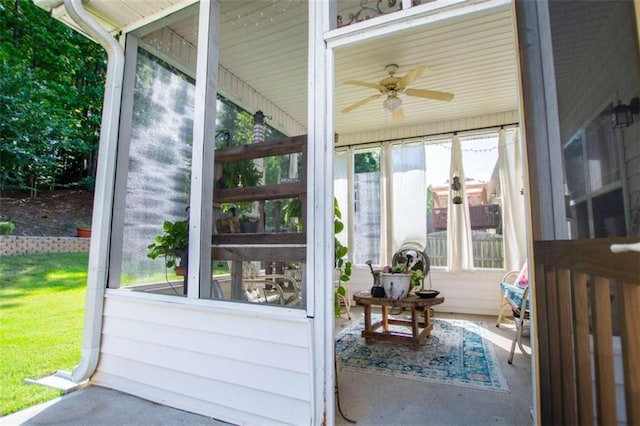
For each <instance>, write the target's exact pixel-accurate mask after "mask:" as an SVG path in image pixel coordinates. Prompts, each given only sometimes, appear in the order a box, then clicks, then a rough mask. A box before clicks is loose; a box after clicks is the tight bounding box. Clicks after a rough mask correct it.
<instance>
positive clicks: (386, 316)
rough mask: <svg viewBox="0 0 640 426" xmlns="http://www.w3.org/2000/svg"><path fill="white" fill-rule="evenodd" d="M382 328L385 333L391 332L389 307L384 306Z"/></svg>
mask: <svg viewBox="0 0 640 426" xmlns="http://www.w3.org/2000/svg"><path fill="white" fill-rule="evenodd" d="M382 329H383V330H384V332H385V333H388V332H389V307H388V306H384V305H383V306H382Z"/></svg>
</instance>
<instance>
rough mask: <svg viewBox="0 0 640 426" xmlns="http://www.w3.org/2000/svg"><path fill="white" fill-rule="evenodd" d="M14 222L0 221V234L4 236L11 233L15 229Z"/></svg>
mask: <svg viewBox="0 0 640 426" xmlns="http://www.w3.org/2000/svg"><path fill="white" fill-rule="evenodd" d="M15 227H16V224H15V223H13V222H0V234H2V235H4V236H5V237H6V236H9V235H11V233H12V232H13V230H14V229H15Z"/></svg>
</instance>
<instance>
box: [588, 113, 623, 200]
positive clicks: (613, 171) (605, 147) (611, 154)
mask: <svg viewBox="0 0 640 426" xmlns="http://www.w3.org/2000/svg"><path fill="white" fill-rule="evenodd" d="M608 111H609V110H608V109H605V110H604V111H603V112H602V113H601V114H600V115H598V117H597V118H596V119H595V120H593V121H592V122H591V123H590V124H589V125H588V126H587V127H586V128H585V135H586V136H585V138H586V142H587V143H586V146H587V164H588V167H589V186H590V188H591V190H592V191H595V190H597V189H600V188H602V187H604V186H607V185H609V184H612V183H614V182H617V181H618V180H619V179H620V165H619V161H618V158H619V157H618V144H617V143H616V141H615V140H614V137H613V129H612V128H611V120H610V118H609V113H608Z"/></svg>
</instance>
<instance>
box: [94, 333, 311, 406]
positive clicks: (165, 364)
mask: <svg viewBox="0 0 640 426" xmlns="http://www.w3.org/2000/svg"><path fill="white" fill-rule="evenodd" d="M103 339H104V340H103V343H104V344H103V347H104V350H103V351H102V354H103V356H109V357H111V356H112V357H116V358H119V359H129V360H138V361H139V362H141V363H144V364H145V365H149V366H153V367H157V368H168V369H173V370H175V371H177V372H178V371H179V372H180V373H184V374H192V375H194V376H198V377H201V378H204V379H210V380H214V381H216V382H224V383H227V384H233V385H238V386H242V387H247V388H254V389H257V390H261V391H265V392H270V393H273V394H275V395H281V396H284V397H287V398H293V399H300V400H303V401H309V400H310V395H309V388H308V387H307V386H306V383H305V379H306V375H307V374H308V373H309V372H308V371H307V372H305V373H299V372H291V371H286V369H283V368H279V367H277V368H276V367H273V366H271V365H269V360H270V359H271V358H272V357H271V356H270V355H266V354H265V355H264V357H258V360H257V362H252V361H245V360H237V359H230V358H222V357H215V361H213V362H212V356H211V355H210V354H208V353H205V352H196V351H189V350H185V349H183V348H180V347H175V346H169V345H161V346H158V345H153V344H149V343H143V342H139V341H135V340H131V339H124V338H121V337H113V336H109V335H106V334H105V335H104V337H103ZM254 358H255V354H254ZM183 359H188V360H189V362H188V363H182V362H181V360H183ZM282 374H286V375H287V377H288V378H289V379H290V380H288V382H286V383H285V382H283V381H282V380H280V379H281V377H282ZM294 376H296V377H295V380H294V379H292V377H294Z"/></svg>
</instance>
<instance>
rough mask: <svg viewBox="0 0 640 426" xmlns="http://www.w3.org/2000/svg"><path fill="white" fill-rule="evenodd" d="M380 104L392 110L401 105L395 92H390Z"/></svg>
mask: <svg viewBox="0 0 640 426" xmlns="http://www.w3.org/2000/svg"><path fill="white" fill-rule="evenodd" d="M382 106H383V107H385V108H386V109H388V110H389V111H391V112H393V111H395V110H397V109H398V108H400V107H401V106H402V100H401V99H400V98H399V97H398V95H396V94H395V93H391V94H390V95H389V96H388V97H387V99H385V100H384V102H383V103H382Z"/></svg>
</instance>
